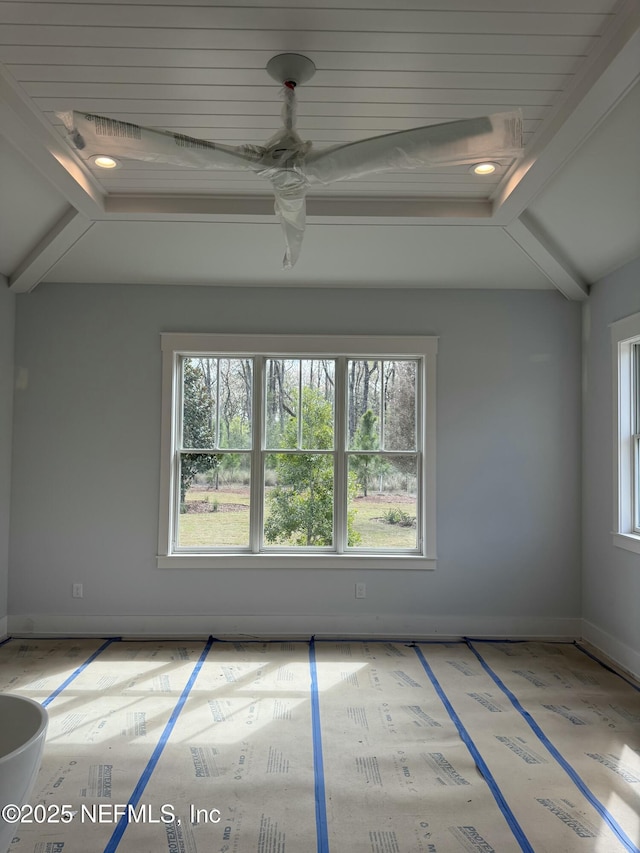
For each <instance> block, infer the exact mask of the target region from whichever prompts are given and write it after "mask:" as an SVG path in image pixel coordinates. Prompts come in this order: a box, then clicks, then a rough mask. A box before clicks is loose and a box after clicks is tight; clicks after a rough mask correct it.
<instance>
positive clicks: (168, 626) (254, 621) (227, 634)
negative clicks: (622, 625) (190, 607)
mask: <svg viewBox="0 0 640 853" xmlns="http://www.w3.org/2000/svg"><path fill="white" fill-rule="evenodd" d="M8 633H9V634H10V635H11V636H20V637H27V636H58V637H131V638H137V637H140V638H149V637H184V638H189V637H193V638H198V639H200V638H202V637H204V638H206V637H209V636H214V637H218V638H220V639H231V638H234V639H239V638H244V639H247V638H255V639H308V638H309V637H310V636H315V637H317V638H318V639H327V638H341V639H372V640H374V639H398V640H447V639H459V638H460V637H476V638H493V639H499V638H503V639H557V640H575V639H578V638H579V637H580V636H581V620H580V619H579V618H573V617H569V618H551V619H550V618H546V617H540V618H534V617H527V618H518V617H483V616H407V615H404V614H397V613H386V614H359V615H354V614H333V613H332V614H309V613H280V614H274V613H269V614H261V613H238V614H202V613H199V614H191V615H186V614H183V615H176V614H138V615H135V614H133V615H132V614H127V615H121V614H95V615H86V614H85V615H80V614H68V613H29V614H23V615H15V616H9V624H8Z"/></svg>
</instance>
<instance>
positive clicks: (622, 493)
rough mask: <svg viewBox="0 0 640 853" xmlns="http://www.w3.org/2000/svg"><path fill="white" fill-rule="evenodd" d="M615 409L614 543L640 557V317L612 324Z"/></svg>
mask: <svg viewBox="0 0 640 853" xmlns="http://www.w3.org/2000/svg"><path fill="white" fill-rule="evenodd" d="M610 328H611V335H612V362H613V364H612V367H613V406H614V427H615V428H614V457H613V458H614V463H615V465H614V469H615V473H614V477H615V479H614V490H613V497H614V508H613V542H614V545H616V546H617V547H618V548H624V549H625V550H627V551H633V552H635V553H636V554H640V535H638V534H637V533H636V532H634V495H633V491H634V474H633V464H634V449H633V441H632V435H633V411H632V407H633V399H634V388H633V368H632V353H633V346H634V344H636V343H640V313H638V314H632V315H631V316H629V317H625V318H624V319H622V320H618V321H616V322H615V323H611V325H610Z"/></svg>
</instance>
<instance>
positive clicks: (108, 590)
mask: <svg viewBox="0 0 640 853" xmlns="http://www.w3.org/2000/svg"><path fill="white" fill-rule="evenodd" d="M161 331H211V332H248V333H251V332H255V333H287V332H289V333H292V332H295V333H335V334H385V333H386V334H401V333H406V334H435V335H439V336H440V342H439V355H438V442H437V443H438V505H437V512H438V552H439V567H438V569H437V571H435V572H411V571H400V572H390V571H384V570H377V571H376V570H370V571H360V570H358V571H355V570H348V571H332V570H330V571H326V570H313V569H311V570H304V571H301V572H296V571H295V570H293V571H291V570H287V569H282V570H276V571H258V570H246V571H233V570H219V571H213V570H160V569H158V568H156V565H155V555H156V549H157V527H158V483H159V472H158V469H159V439H160V434H159V413H160V339H159V333H160V332H161ZM580 335H581V309H580V306H579V305H578V304H576V303H570V302H567V301H565V300H564V299H563V298H562V297H561V296H560V295H559V294H558V293H556V292H551V291H549V292H533V291H484V292H478V291H453V292H451V291H450V292H446V291H434V290H423V291H421V290H403V291H394V290H391V289H389V290H374V289H372V290H364V289H345V290H330V289H293V288H291V289H287V288H282V289H260V288H256V289H231V288H228V289H227V288H205V287H202V288H198V287H158V288H152V287H138V286H132V287H128V286H119V285H110V286H105V287H103V286H76V285H41V286H40V287H38V288H37V290H35V291H34V292H33V293H31V294H29V295H28V296H25V297H21V298H19V299H18V309H17V321H16V342H17V345H16V366H17V367H25V368H27V369H28V371H29V385H28V388H27V389H26V390H25V391H21V392H20V393H19V394H17V396H16V400H15V433H14V454H13V465H14V477H13V492H12V528H11V573H12V574H11V584H10V601H9V608H10V614H11V622H10V625H11V626H12V627H13V630H15V631H16V632H17V631H18V630H25V631H26V630H38V629H39V630H52V631H53V630H60V631H65V630H68V631H73V630H74V628H75V629H77V630H78V631H81V632H87V631H91V630H93V631H96V632H118V631H120V632H124V633H140V632H145V631H147V632H155V633H167V632H171V631H172V630H175V631H184V630H185V629H186V628H187V627H190V628H192V629H193V631H194V632H199V631H203V630H210V631H211V632H212V633H214V634H216V633H218V634H222V633H248V634H251V633H276V634H283V633H287V632H289V631H290V632H292V633H303V634H311V633H314V632H315V633H319V634H322V633H338V634H342V635H346V634H356V633H359V634H367V635H369V636H373V635H380V634H383V635H385V634H386V635H390V634H391V635H397V636H399V635H407V634H409V635H411V634H414V635H417V634H421V635H422V634H439V633H445V634H446V633H453V634H459V633H468V634H472V633H496V634H497V633H501V634H503V635H511V636H515V635H524V634H536V633H543V634H563V635H571V634H574V633H576V632H577V633H579V616H580V415H581V409H580V353H581V346H580ZM357 580H358V581H360V580H363V581H365V582H366V583H367V598H366V599H364V600H358V601H356V600H355V597H354V583H355V581H357ZM73 582H81V583H83V584H84V591H85V597H84V599H82V600H74V599H72V598H71V584H72V583H73Z"/></svg>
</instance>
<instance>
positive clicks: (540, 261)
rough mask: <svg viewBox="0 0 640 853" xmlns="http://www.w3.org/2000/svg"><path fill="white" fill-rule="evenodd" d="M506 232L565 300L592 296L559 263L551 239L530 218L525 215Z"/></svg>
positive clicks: (509, 226) (558, 255) (575, 276)
mask: <svg viewBox="0 0 640 853" xmlns="http://www.w3.org/2000/svg"><path fill="white" fill-rule="evenodd" d="M504 230H505V231H506V233H507V234H508V235H509V237H511V239H512V240H513V241H514V243H516V244H517V245H518V247H519V248H520V249H521V250H522V251H523V252H524V253H525V254H526V255H527V257H528V258H530V260H532V261H533V263H534V264H535V265H536V266H537V267H538V269H539V270H540V272H541V273H542V274H543V275H545V276H546V277H547V278H548V279H549V281H550V282H551V283H552V284H553V286H554V287H556V288H557V289H558V290H559V291H560V293H562V295H563V296H566V298H567V299H574V300H584V299H587V297H588V296H589V288H588V286H587V284H586V283H585V282H584V281H582V279H581V278H580V276H578V275H577V274H576V273H575V272H574V271H573V270H572V269H571V268H570V266H569V264H568V263H567V262H566V261H565V260H560V252H559V250H558V248H557V247H556V246H551V245H550V240H549V238H548V236H547V235H546V234H544V233H543V232H542V230H541V229H540V228H539V227H538V226H537V225H536V223H535V222H534V221H533V219H532V218H531V216H529V215H528V214H526V213H524V214H523V215H522V216H521V217H520V218H519V219H516V220H515V221H514V222H512V223H511V224H510V225H507V226H506V228H505V229H504Z"/></svg>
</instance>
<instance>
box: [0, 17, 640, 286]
mask: <svg viewBox="0 0 640 853" xmlns="http://www.w3.org/2000/svg"><path fill="white" fill-rule="evenodd" d="M345 6H346V4H343V3H340V2H338V0H330V2H323V3H322V4H320V3H318V2H314V0H304V2H303V1H302V0H297V2H293V0H282V2H279V3H278V4H277V5H276V4H274V3H271V2H268V0H251V2H249V0H246V2H234V3H233V4H225V3H223V2H215V0H214V1H213V2H212V0H189V2H188V3H186V2H185V3H178V2H162V0H132V2H129V3H127V4H122V3H117V2H106V0H102V2H58V0H48V2H31V0H21V2H0V119H2V121H1V123H0V133H1V134H2V136H3V137H4V140H0V142H2V143H3V144H1V145H0V168H1V169H2V170H3V171H2V179H3V185H5V186H8V187H10V192H9V193H3V200H2V204H1V209H0V225H3V226H4V227H3V230H4V231H5V233H6V232H7V229H9V230H10V231H11V239H10V240H9V239H6V238H2V237H0V264H1V266H0V272H1V273H2V274H3V275H4V276H5V277H6V279H7V281H8V283H9V285H10V286H11V287H13V289H14V290H17V291H27V290H30V289H32V288H33V287H34V286H36V285H37V284H38V283H39V282H40V281H45V282H48V281H79V282H92V281H105V282H110V281H126V282H131V283H133V282H136V281H144V282H149V283H154V282H157V283H167V282H168V281H176V283H178V282H179V281H182V282H188V283H217V284H220V283H239V284H244V283H246V284H304V283H317V284H319V283H324V284H330V285H348V284H357V285H361V284H367V283H371V284H378V285H381V284H384V283H387V284H394V283H397V284H403V285H405V286H430V287H437V286H458V287H465V286H466V287H473V286H496V287H503V286H505V287H518V286H520V287H522V286H524V287H532V288H539V287H549V288H553V287H556V288H558V289H559V290H560V291H561V292H562V293H564V294H565V295H566V296H568V297H569V298H584V297H585V296H586V294H587V292H588V284H589V283H590V281H592V280H594V278H595V277H597V276H599V275H601V274H603V273H605V272H607V271H609V268H611V267H612V266H615V265H616V264H617V263H618V264H621V263H623V262H625V261H627V260H629V259H631V257H633V256H634V255H635V254H637V253H638V252H640V245H639V243H640V241H639V240H638V228H637V221H636V223H634V214H635V216H636V217H637V210H638V209H637V207H636V208H635V211H634V206H635V205H636V203H637V202H638V198H639V195H638V187H639V185H640V178H639V167H638V160H637V154H636V156H635V157H634V155H633V151H632V150H631V146H630V144H629V140H628V138H627V136H626V134H628V133H633V132H634V130H637V128H638V113H639V112H640V110H639V109H638V97H637V95H633V89H634V86H635V84H636V83H637V80H638V76H639V73H640V69H639V65H640V60H639V59H638V57H639V56H640V39H639V33H638V28H639V18H640V13H639V8H638V2H637V0H624V2H614V0H541V2H537V3H535V4H533V8H532V4H530V3H529V2H525V0H480V2H477V0H457V2H454V3H452V2H450V0H430V2H429V3H428V4H427V3H424V2H421V0H404V2H403V4H402V7H403V8H402V9H401V10H398V9H396V8H393V7H392V6H391V4H390V3H389V2H388V0H387V2H385V0H350V2H349V4H348V8H345ZM282 52H298V53H304V54H305V55H307V56H308V57H309V58H310V59H312V60H313V62H314V63H315V64H316V68H317V72H316V74H315V76H314V77H313V79H312V80H311V81H310V82H309V83H307V84H305V85H304V86H302V87H300V88H299V91H298V101H299V108H298V131H299V133H300V135H301V136H302V137H303V139H309V140H311V141H312V142H313V144H314V147H317V148H318V147H323V146H328V145H333V144H338V143H343V142H347V141H356V140H359V139H364V138H366V137H370V136H374V135H378V134H382V133H387V132H392V131H396V130H405V129H409V128H412V127H416V126H420V125H425V124H431V123H439V122H445V121H451V120H456V119H462V118H469V117H473V116H477V115H484V114H487V113H491V112H496V111H502V110H508V109H512V108H521V110H522V114H523V121H524V139H525V145H526V148H525V156H524V158H523V159H522V160H521V161H510V160H503V161H501V162H500V163H499V168H498V169H497V171H496V173H495V174H494V175H492V176H490V177H484V178H480V177H478V176H476V175H473V174H472V173H471V172H470V171H469V169H468V167H466V166H458V167H448V168H442V169H421V170H416V171H412V172H405V173H385V174H380V175H375V176H370V177H368V178H367V179H366V180H360V181H356V180H351V181H343V182H340V183H339V184H333V185H331V186H328V187H324V188H313V190H312V191H311V192H310V193H309V196H308V206H307V210H308V227H307V235H306V236H305V244H304V246H303V249H302V257H301V261H300V262H299V266H298V267H296V268H295V269H294V270H293V271H291V272H288V271H287V272H284V271H283V270H282V269H280V266H279V259H280V257H281V254H282V245H281V238H280V235H279V233H278V229H277V227H276V226H274V221H275V220H274V216H273V213H272V196H271V193H270V187H269V185H268V184H266V183H265V182H263V181H262V180H261V179H260V178H258V177H256V176H254V175H252V174H249V173H243V172H228V171H220V172H216V171H211V170H210V171H198V170H191V169H186V168H179V167H167V166H164V165H158V164H150V163H140V162H134V161H125V162H123V163H122V166H121V168H118V169H117V170H114V171H113V172H111V173H105V172H104V171H100V170H98V169H97V168H95V167H94V168H93V169H92V170H90V169H88V168H87V166H86V165H85V164H84V163H83V162H81V161H80V160H79V159H78V158H77V157H76V155H75V154H74V152H73V150H72V149H71V148H70V147H69V146H68V144H67V141H66V139H65V134H64V129H63V127H62V125H61V122H60V119H59V118H58V116H57V113H58V112H59V111H64V110H70V109H76V110H82V111H87V112H93V113H98V114H101V115H108V116H111V117H113V118H116V119H120V120H124V121H131V122H134V123H138V124H143V125H147V126H152V127H158V128H162V129H167V130H171V131H177V132H179V133H185V134H188V135H190V136H196V137H198V138H201V139H206V140H210V141H216V142H223V143H225V144H230V145H240V144H243V143H257V144H262V143H264V142H265V141H266V140H267V139H268V138H269V137H270V136H271V135H273V133H275V132H276V131H277V130H278V129H279V128H280V127H281V118H280V110H281V106H282V101H281V98H280V92H279V86H278V84H277V83H275V82H274V81H273V80H272V79H271V78H270V77H269V76H268V75H267V73H266V71H265V65H266V63H267V62H268V60H269V59H270V58H271V57H272V56H274V55H275V54H277V53H282ZM636 92H637V87H636ZM630 93H631V94H630ZM614 117H615V122H617V124H615V128H614V132H608V131H607V124H608V122H609V121H610V120H612V119H613V118H614ZM621 128H622V129H623V131H622V132H623V134H625V135H624V136H623V137H622V138H621V137H620V132H621ZM592 135H593V137H594V144H592V145H591V148H590V146H589V144H585V143H586V142H587V141H588V140H589V139H590V137H591V136H592ZM636 139H637V136H636ZM619 147H621V148H622V153H623V155H624V158H623V157H621V156H617V153H618V151H617V149H618V148H619ZM602 150H605V151H610V152H611V163H610V164H609V172H610V175H609V178H608V180H606V181H603V180H596V181H595V182H594V184H593V185H594V188H597V196H594V197H593V199H592V205H593V209H591V208H590V209H589V210H588V216H587V219H586V223H587V225H588V229H589V232H588V233H586V232H585V230H584V229H581V223H582V221H583V218H584V216H585V205H588V200H586V199H585V190H584V181H585V176H586V179H587V180H589V174H590V169H591V167H592V161H595V159H596V158H597V156H601V152H602ZM629 159H631V162H629ZM611 164H613V165H611ZM556 183H558V186H561V187H562V192H561V193H560V192H557V191H556V190H555V189H554V187H555V185H556ZM621 187H627V189H628V191H627V192H626V193H625V192H622V198H621V199H619V198H618V197H617V196H619V195H620V192H621ZM578 190H581V192H578ZM574 196H575V201H573V199H574ZM587 196H588V193H587ZM52 219H53V220H54V221H52ZM23 220H24V222H25V226H24V227H21V228H19V229H18V228H17V227H16V223H17V222H22V221H23ZM564 222H567V227H566V229H565V227H564V225H563V223H564ZM207 225H208V226H209V227H208V228H207V227H205V226H207ZM396 228H404V229H406V233H404V234H400V233H399V232H397V231H396V230H395V229H396ZM596 230H599V231H600V234H601V235H604V236H605V237H606V236H607V234H608V232H609V231H610V232H611V237H612V238H613V235H614V234H615V235H616V239H615V241H614V244H615V248H616V252H615V256H611V253H609V254H607V256H606V257H605V258H603V257H592V255H593V254H594V253H593V251H591V252H589V247H593V245H594V243H593V239H592V235H593V234H594V233H595V231H596ZM590 235H591V236H590ZM349 243H350V244H351V249H350V248H349ZM608 243H609V244H611V239H609V241H608ZM154 246H155V247H156V248H155V249H154ZM385 247H386V249H385ZM172 248H173V253H172ZM249 249H250V251H249ZM97 258H101V262H100V263H97V262H96V259H97ZM474 258H475V260H474ZM171 259H172V260H171ZM426 261H429V263H426ZM480 265H481V266H480ZM474 267H475V270H476V271H477V276H476V277H475V279H474V277H473V273H474ZM394 270H395V271H396V277H395V280H394V278H393V276H394ZM492 281H493V282H494V284H493V285H492V284H491V282H492Z"/></svg>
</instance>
